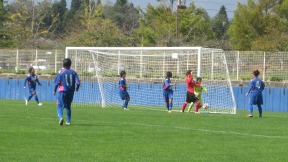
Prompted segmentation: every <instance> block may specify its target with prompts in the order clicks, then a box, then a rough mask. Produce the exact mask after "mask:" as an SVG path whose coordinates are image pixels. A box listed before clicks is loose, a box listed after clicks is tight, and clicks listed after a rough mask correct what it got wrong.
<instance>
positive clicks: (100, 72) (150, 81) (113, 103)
mask: <svg viewBox="0 0 288 162" xmlns="http://www.w3.org/2000/svg"><path fill="white" fill-rule="evenodd" d="M65 57H66V58H67V57H69V58H70V59H71V60H72V68H73V69H74V70H75V71H77V73H78V75H79V77H80V79H81V82H82V84H81V88H80V90H79V92H78V93H75V97H74V104H75V106H85V107H88V106H92V107H103V108H104V107H115V108H120V107H121V105H122V102H123V101H122V100H121V99H120V97H119V86H118V81H119V73H120V71H121V70H125V71H126V73H127V75H126V80H127V84H128V85H129V88H128V93H129V94H130V98H131V100H130V102H129V107H131V108H133V107H137V108H143V109H144V108H149V109H155V110H156V109H158V110H165V104H164V101H163V92H162V85H163V80H164V78H165V74H166V72H167V71H171V72H172V74H173V76H172V78H171V80H172V82H175V83H176V86H175V87H173V89H174V94H173V110H174V111H176V110H177V111H178V110H179V111H180V108H181V106H182V104H183V102H184V101H185V99H186V90H187V87H186V84H185V77H186V75H185V73H186V71H187V70H192V72H193V73H194V79H196V77H197V76H198V77H202V79H203V81H202V82H203V84H204V86H205V88H207V90H208V93H207V94H205V93H203V94H202V98H203V103H208V104H209V108H208V109H205V110H204V109H202V110H201V109H200V111H202V112H204V111H205V112H209V113H227V114H235V113H236V104H235V99H234V95H233V88H232V85H231V80H230V78H229V71H228V68H227V62H226V58H225V53H224V51H223V50H221V49H210V48H202V47H66V55H65Z"/></svg>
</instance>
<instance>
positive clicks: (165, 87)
mask: <svg viewBox="0 0 288 162" xmlns="http://www.w3.org/2000/svg"><path fill="white" fill-rule="evenodd" d="M170 84H171V80H170V79H165V81H164V83H163V90H164V91H173V90H172V87H171V86H170Z"/></svg>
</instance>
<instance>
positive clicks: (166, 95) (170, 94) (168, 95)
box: [163, 91, 173, 102]
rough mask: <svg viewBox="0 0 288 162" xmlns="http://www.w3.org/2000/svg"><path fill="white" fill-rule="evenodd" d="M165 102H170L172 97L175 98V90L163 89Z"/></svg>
mask: <svg viewBox="0 0 288 162" xmlns="http://www.w3.org/2000/svg"><path fill="white" fill-rule="evenodd" d="M163 98H164V102H169V100H170V99H173V91H163Z"/></svg>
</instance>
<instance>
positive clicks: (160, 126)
mask: <svg viewBox="0 0 288 162" xmlns="http://www.w3.org/2000/svg"><path fill="white" fill-rule="evenodd" d="M0 116H7V117H11V116H13V117H15V115H0ZM24 117H25V118H37V119H41V120H47V119H51V120H56V121H58V118H56V117H55V118H39V117H34V116H21V118H24ZM78 121H86V122H87V120H78ZM93 122H97V123H106V124H123V125H136V126H145V127H158V128H169V129H171V128H173V129H178V130H191V131H199V132H210V133H222V134H234V135H242V136H249V137H262V138H271V139H288V136H269V135H262V134H250V133H241V132H230V131H218V130H210V129H194V128H184V127H169V126H163V125H152V124H143V123H126V122H117V123H114V122H103V121H93ZM56 123H57V122H56Z"/></svg>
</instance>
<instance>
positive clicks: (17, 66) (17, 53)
mask: <svg viewBox="0 0 288 162" xmlns="http://www.w3.org/2000/svg"><path fill="white" fill-rule="evenodd" d="M18 69H19V51H18V49H17V50H16V67H15V70H16V73H17V72H18Z"/></svg>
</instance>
